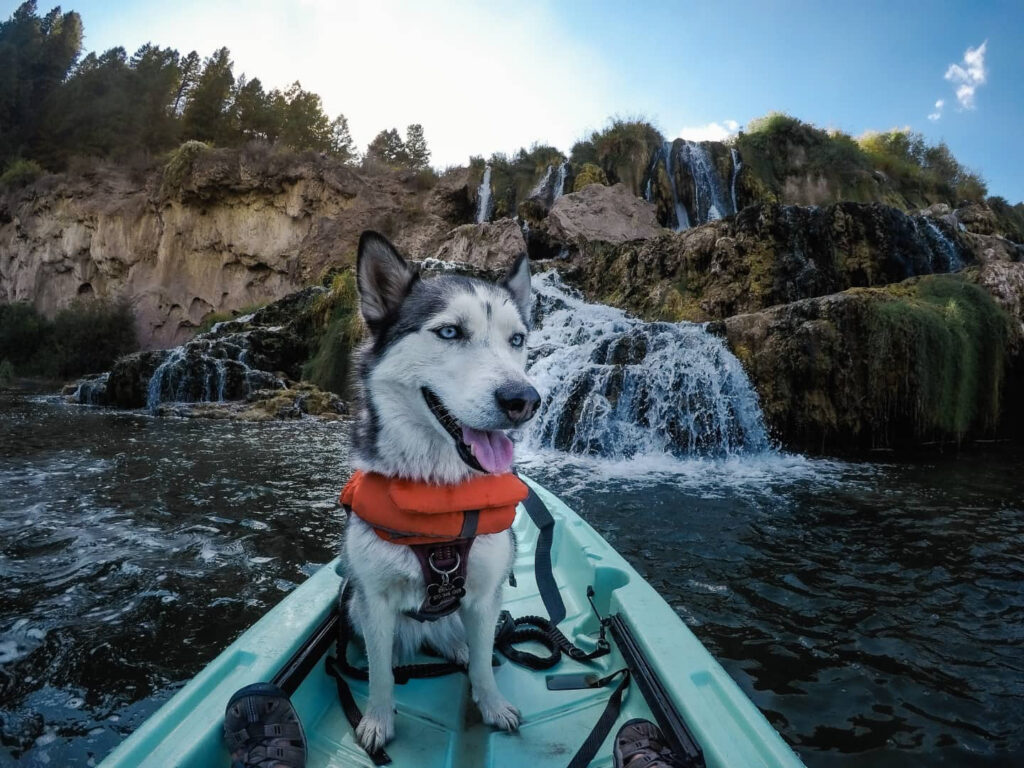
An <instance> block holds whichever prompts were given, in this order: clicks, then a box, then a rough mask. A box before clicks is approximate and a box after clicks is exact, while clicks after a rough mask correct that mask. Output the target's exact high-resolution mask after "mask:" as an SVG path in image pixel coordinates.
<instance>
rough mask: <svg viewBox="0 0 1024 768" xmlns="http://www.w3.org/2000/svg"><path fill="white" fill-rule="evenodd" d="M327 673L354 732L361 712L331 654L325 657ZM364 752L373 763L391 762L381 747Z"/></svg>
mask: <svg viewBox="0 0 1024 768" xmlns="http://www.w3.org/2000/svg"><path fill="white" fill-rule="evenodd" d="M327 674H328V675H330V676H331V677H333V678H334V683H335V685H336V686H337V688H338V701H339V702H340V703H341V710H342V712H344V713H345V718H346V719H347V720H348V723H349V725H351V726H352V732H353V733H354V732H355V730H356V728H358V727H359V721H360V720H362V719H363V713H362V712H360V711H359V705H358V704H356V700H355V698H354V697H353V696H352V690H351V689H350V688H349V687H348V683H346V682H345V677H344V675H342V672H341V668H340V667H339V666H338V662H337V660H336V659H335V658H334V657H333V656H328V657H327ZM366 754H367V755H369V756H370V759H371V760H372V761H373V764H374V765H390V764H391V757H390V756H389V755H388V753H387V752H385V751H384V750H383V749H382V748H378V749H376V750H374V751H373V752H369V751H367V753H366Z"/></svg>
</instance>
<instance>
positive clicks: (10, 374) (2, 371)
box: [0, 360, 14, 387]
mask: <svg viewBox="0 0 1024 768" xmlns="http://www.w3.org/2000/svg"><path fill="white" fill-rule="evenodd" d="M12 381H14V366H13V365H12V364H11V361H10V360H4V361H3V362H0V387H8V386H10V385H11V382H12Z"/></svg>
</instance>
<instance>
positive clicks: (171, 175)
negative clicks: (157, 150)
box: [163, 141, 211, 192]
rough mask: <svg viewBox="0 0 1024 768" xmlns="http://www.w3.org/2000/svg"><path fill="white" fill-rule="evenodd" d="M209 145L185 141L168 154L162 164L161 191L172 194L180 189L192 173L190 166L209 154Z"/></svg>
mask: <svg viewBox="0 0 1024 768" xmlns="http://www.w3.org/2000/svg"><path fill="white" fill-rule="evenodd" d="M210 149H211V147H210V145H209V144H207V143H205V142H202V141H186V142H185V143H184V144H182V145H181V146H180V147H178V148H177V149H175V150H174V151H173V152H171V153H170V155H169V157H168V159H167V162H166V163H165V164H164V178H163V189H164V191H165V192H172V191H177V190H180V189H181V185H182V184H184V183H185V179H187V178H188V175H189V174H190V173H191V172H192V164H193V163H194V162H195V161H196V158H197V157H199V156H200V155H202V154H204V153H206V152H209V151H210Z"/></svg>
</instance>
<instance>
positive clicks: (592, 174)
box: [572, 163, 608, 192]
mask: <svg viewBox="0 0 1024 768" xmlns="http://www.w3.org/2000/svg"><path fill="white" fill-rule="evenodd" d="M591 184H604V185H605V186H608V177H607V176H606V175H605V172H604V171H603V170H602V169H601V167H600V166H597V165H594V164H593V163H587V164H586V165H584V166H583V167H582V168H580V171H579V173H577V174H576V179H575V181H574V182H573V185H572V191H573V192H579V191H580V190H581V189H583V188H584V187H588V186H590V185H591Z"/></svg>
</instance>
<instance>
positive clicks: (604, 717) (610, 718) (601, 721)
mask: <svg viewBox="0 0 1024 768" xmlns="http://www.w3.org/2000/svg"><path fill="white" fill-rule="evenodd" d="M616 675H622V682H621V683H619V685H618V687H616V689H615V690H614V691H612V695H611V696H610V697H609V699H608V704H606V705H605V708H604V711H603V712H602V713H601V716H600V717H599V718H598V719H597V722H596V723H595V724H594V727H593V728H592V729H591V731H590V733H588V734H587V738H586V739H584V740H583V744H582V745H581V746H580V748H579V749H578V750H577V751H576V754H575V755H573V757H572V760H571V761H570V762H569V765H568V768H587V766H588V765H590V761H591V760H593V759H594V757H595V756H596V755H597V750H599V749H600V748H601V745H602V744H604V740H605V739H606V738H607V737H608V733H609V732H610V731H611V729H612V726H613V725H615V721H616V720H618V719H619V712H620V711H621V710H622V696H623V694H625V692H626V688H627V687H628V686H629V677H630V675H629V670H628V669H620V670H619V671H618V672H613V673H612V674H610V675H608V676H607V677H605V678H602V680H601V681H599V682H600V683H601V684H602V685H607V683H608V681H609V680H611V679H612V678H613V677H615V676H616ZM595 687H599V686H595Z"/></svg>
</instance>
